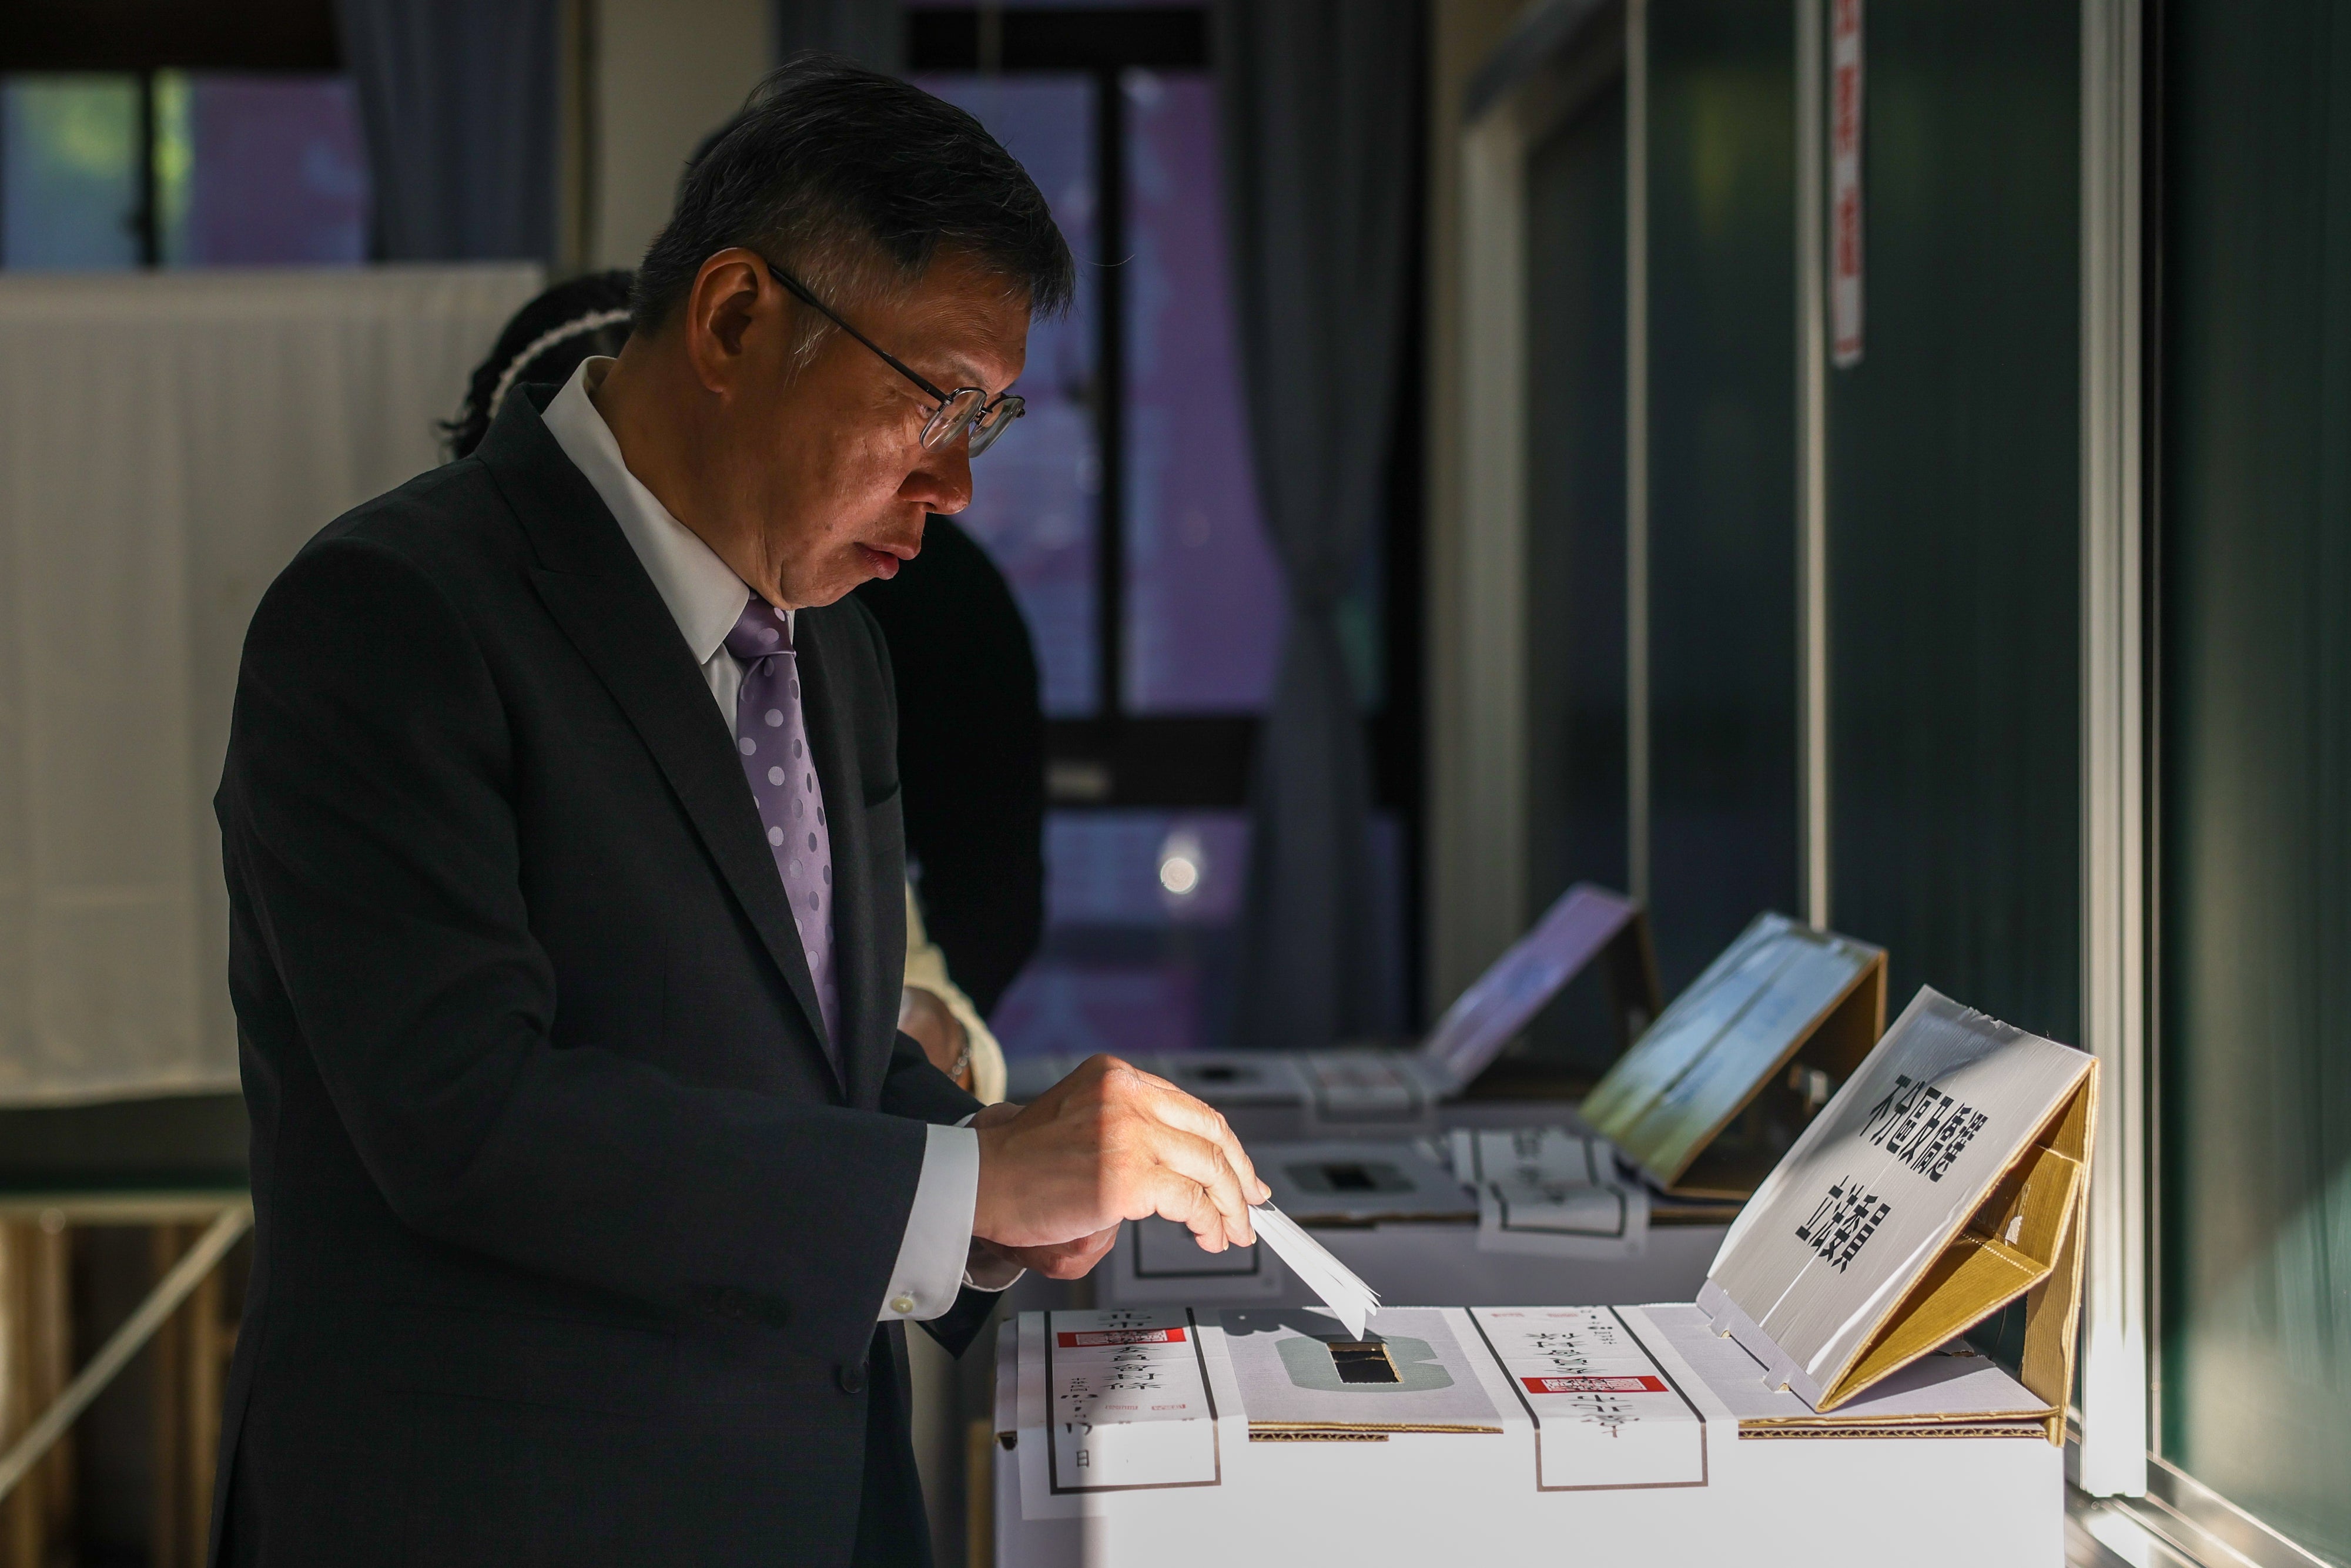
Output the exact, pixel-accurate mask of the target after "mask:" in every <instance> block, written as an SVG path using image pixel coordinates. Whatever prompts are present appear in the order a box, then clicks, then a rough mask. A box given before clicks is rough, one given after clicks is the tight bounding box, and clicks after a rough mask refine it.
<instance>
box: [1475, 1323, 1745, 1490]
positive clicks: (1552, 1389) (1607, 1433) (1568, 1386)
mask: <svg viewBox="0 0 2351 1568" xmlns="http://www.w3.org/2000/svg"><path fill="white" fill-rule="evenodd" d="M1470 1316H1471V1317H1472V1318H1474V1319H1475V1320H1476V1321H1477V1323H1478V1326H1479V1329H1480V1330H1481V1331H1482V1332H1483V1333H1485V1336H1486V1340H1487V1343H1489V1344H1490V1345H1491V1346H1492V1347H1493V1350H1494V1355H1495V1359H1496V1360H1498V1361H1499V1362H1500V1363H1501V1364H1502V1370H1503V1372H1504V1373H1505V1374H1507V1375H1509V1377H1510V1385H1511V1386H1512V1387H1513V1388H1514V1389H1515V1390H1516V1391H1517V1392H1518V1394H1519V1396H1520V1398H1522V1399H1524V1400H1525V1401H1526V1404H1527V1408H1528V1410H1529V1411H1530V1412H1531V1413H1532V1415H1533V1416H1534V1420H1535V1477H1536V1484H1537V1485H1538V1486H1539V1487H1541V1489H1542V1490H1545V1491H1564V1490H1589V1489H1598V1488H1613V1487H1675V1486H1682V1487H1688V1486H1704V1485H1705V1484H1706V1423H1705V1422H1704V1421H1703V1420H1702V1419H1701V1418H1700V1417H1699V1416H1698V1410H1697V1408H1696V1407H1695V1406H1692V1405H1691V1404H1690V1402H1689V1401H1688V1400H1687V1399H1686V1398H1684V1397H1683V1396H1682V1393H1681V1390H1680V1389H1678V1388H1677V1387H1676V1386H1675V1385H1674V1382H1673V1379H1672V1378H1671V1377H1669V1376H1668V1375H1667V1374H1666V1371H1665V1369H1664V1368H1662V1367H1660V1366H1659V1365H1658V1364H1656V1361H1655V1360H1653V1359H1652V1358H1651V1357H1650V1355H1649V1354H1648V1352H1646V1351H1645V1350H1643V1349H1642V1348H1641V1343H1640V1342H1639V1341H1638V1340H1636V1339H1635V1338H1634V1337H1633V1333H1632V1331H1631V1330H1630V1329H1627V1328H1626V1327H1625V1324H1624V1322H1623V1320H1621V1319H1620V1318H1618V1317H1617V1315H1616V1314H1615V1313H1614V1312H1611V1311H1610V1310H1609V1309H1607V1308H1606V1307H1473V1308H1471V1309H1470Z"/></svg>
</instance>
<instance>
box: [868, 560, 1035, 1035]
mask: <svg viewBox="0 0 2351 1568" xmlns="http://www.w3.org/2000/svg"><path fill="white" fill-rule="evenodd" d="M856 596H857V598H859V599H860V600H862V601H864V604H865V607H866V608H867V609H868V610H871V611H872V612H873V617H874V619H875V620H877V621H879V622H882V631H883V634H884V635H885V636H887V637H888V639H889V642H890V663H891V665H892V666H893V669H894V670H895V671H896V677H897V687H898V777H899V779H901V780H902V781H903V782H904V785H905V819H906V848H907V851H908V852H909V853H910V854H912V855H913V857H914V859H915V860H916V861H918V862H921V865H922V877H921V880H920V881H919V883H917V884H916V885H917V886H919V887H920V888H921V889H922V894H923V923H924V925H926V926H927V927H929V929H930V934H931V940H932V941H934V942H936V943H937V944H938V945H939V947H940V950H941V951H943V952H944V953H946V956H947V971H948V973H949V974H950V975H952V976H953V977H954V978H955V983H956V985H957V986H959V987H961V988H963V992H964V994H965V995H966V996H967V997H969V998H971V999H972V1004H973V1005H974V1006H975V1007H977V1008H978V1009H979V1010H980V1012H981V1013H983V1014H986V1013H990V1012H993V1011H995V1010H996V1004H997V1001H998V998H1001V997H1002V996H1003V995H1004V992H1005V988H1007V987H1008V986H1010V985H1011V984H1012V979H1013V977H1014V976H1016V975H1018V974H1019V972H1020V967H1021V966H1022V965H1024V964H1026V963H1028V962H1029V957H1030V956H1031V955H1033V954H1034V953H1035V952H1036V951H1037V943H1038V940H1039V938H1040V937H1041V936H1043V935H1044V930H1045V844H1044V839H1045V714H1044V710H1043V708H1042V707H1040V706H1039V703H1038V697H1037V654H1036V652H1035V650H1034V648H1033V647H1032V646H1031V645H1030V643H1029V622H1027V621H1026V620H1024V619H1022V617H1021V614H1020V606H1019V602H1018V601H1015V600H1014V599H1013V597H1012V588H1011V585H1010V584H1009V583H1008V582H1006V581H1005V580H1004V574H1003V573H1002V572H1000V571H998V570H997V569H996V563H995V562H994V561H992V560H990V559H987V551H985V550H983V549H980V548H979V546H978V544H977V542H976V541H975V540H974V539H973V538H972V537H971V536H970V535H969V534H967V533H966V532H964V531H963V529H962V528H958V527H957V526H956V522H955V519H954V518H952V517H933V518H931V519H930V521H929V522H928V523H926V524H925V526H924V528H923V553H922V554H920V555H918V556H916V557H915V558H914V559H912V560H910V561H908V562H906V563H905V564H904V566H901V567H900V568H899V569H898V574H897V575H896V576H895V577H893V578H889V579H887V580H883V579H876V580H873V581H872V582H869V583H867V584H866V585H865V586H864V587H862V588H861V589H859V590H858V591H857V595H856Z"/></svg>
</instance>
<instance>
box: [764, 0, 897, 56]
mask: <svg viewBox="0 0 2351 1568" xmlns="http://www.w3.org/2000/svg"><path fill="white" fill-rule="evenodd" d="M802 49H828V50H830V51H831V52H832V53H834V54H837V55H847V56H848V57H850V58H851V59H852V60H855V61H857V62H858V63H859V64H860V65H866V66H872V68H874V69H875V70H877V71H892V72H895V71H897V70H899V69H901V68H903V67H904V64H905V57H906V17H905V12H904V7H903V6H901V5H900V4H899V0H776V57H777V58H778V59H789V58H790V57H792V56H793V55H796V54H798V53H799V51H800V50H802Z"/></svg>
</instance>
